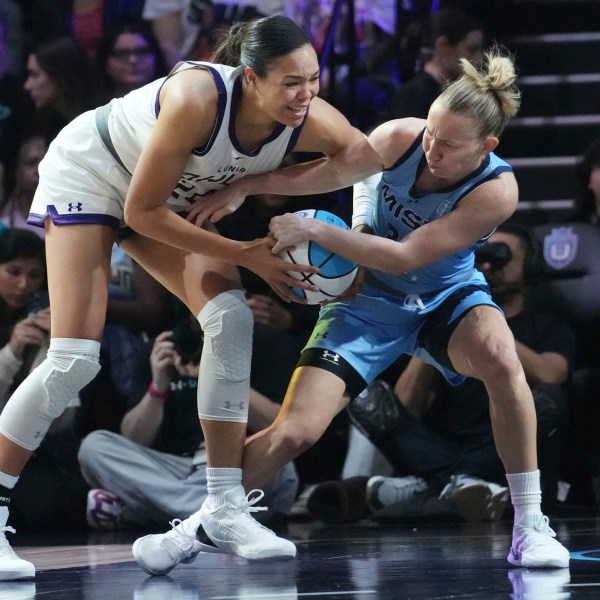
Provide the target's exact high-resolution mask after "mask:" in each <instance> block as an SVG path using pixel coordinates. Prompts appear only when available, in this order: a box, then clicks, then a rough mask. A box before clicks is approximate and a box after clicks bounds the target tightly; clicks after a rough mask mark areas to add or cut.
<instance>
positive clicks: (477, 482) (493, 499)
mask: <svg viewBox="0 0 600 600" xmlns="http://www.w3.org/2000/svg"><path fill="white" fill-rule="evenodd" d="M508 497H509V490H508V488H507V487H503V486H501V485H498V484H497V483H491V482H490V481H485V480H484V479H479V478H478V477H471V476H469V475H452V477H451V478H450V482H449V483H448V485H446V487H445V488H444V489H443V490H442V492H441V494H440V498H444V499H447V500H451V501H452V502H453V503H454V507H455V508H456V512H458V514H459V515H460V516H461V517H462V518H463V519H464V520H465V521H469V522H477V521H498V520H499V519H501V518H502V515H503V513H504V509H505V508H506V504H507V502H508Z"/></svg>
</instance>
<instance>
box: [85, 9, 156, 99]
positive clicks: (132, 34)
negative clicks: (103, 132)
mask: <svg viewBox="0 0 600 600" xmlns="http://www.w3.org/2000/svg"><path fill="white" fill-rule="evenodd" d="M96 65H97V67H98V71H99V73H100V77H101V79H102V84H103V86H104V91H105V93H106V96H107V97H108V99H111V98H120V97H122V96H124V95H125V94H127V93H128V92H130V91H132V90H135V89H137V88H139V87H141V86H142V85H145V84H146V83H149V82H150V81H153V80H154V79H158V78H159V77H162V76H164V75H166V74H167V67H166V62H165V57H164V55H163V53H162V50H161V48H160V46H159V45H158V42H157V40H156V37H155V36H154V33H153V32H152V29H151V28H150V26H149V25H148V24H147V23H146V22H144V21H141V20H140V21H117V22H115V23H112V24H110V25H109V26H108V27H107V28H106V29H105V31H104V34H103V36H102V39H101V41H100V46H99V48H98V53H97V55H96Z"/></svg>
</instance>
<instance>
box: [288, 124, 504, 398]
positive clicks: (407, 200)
mask: <svg viewBox="0 0 600 600" xmlns="http://www.w3.org/2000/svg"><path fill="white" fill-rule="evenodd" d="M422 139H423V133H421V134H420V135H419V136H417V139H416V140H415V141H414V143H413V144H412V145H411V147H410V148H409V150H408V151H407V152H406V153H405V154H404V155H403V156H402V157H401V158H400V159H399V160H398V161H397V163H396V164H395V165H394V166H393V167H391V168H390V169H387V170H386V171H385V172H384V173H383V176H382V178H381V181H380V183H379V186H378V201H377V206H376V208H375V212H374V215H373V222H372V224H371V226H372V228H373V232H374V234H376V235H378V236H380V237H385V238H389V239H392V240H401V239H403V238H404V237H405V236H406V235H408V234H409V233H410V232H411V231H414V230H415V229H418V228H419V227H421V226H422V225H426V224H427V223H429V222H431V221H434V220H435V219H439V218H440V217H443V216H444V215H446V214H448V213H449V212H450V211H451V210H453V209H454V208H455V207H456V206H457V204H458V203H459V202H460V200H461V199H462V198H464V197H465V196H466V195H467V194H469V193H470V192H472V191H473V190H474V189H475V188H476V187H477V186H479V185H481V184H482V183H485V182H486V181H489V180H490V179H494V178H495V177H497V176H498V175H500V174H501V173H503V172H505V171H511V167H510V165H508V164H507V163H506V162H504V161H503V160H501V159H500V158H498V157H497V156H496V155H495V154H492V153H490V154H488V156H487V157H486V158H485V160H484V161H483V163H482V164H481V166H480V167H479V168H478V169H477V170H476V171H475V172H473V173H471V174H470V175H468V176H467V177H465V178H464V179H463V180H461V181H459V182H458V183H456V184H455V185H453V186H451V187H449V188H446V189H444V190H439V191H436V192H428V193H424V194H418V193H417V192H416V191H415V182H416V180H417V179H418V177H419V175H420V173H421V171H422V169H423V168H425V167H426V161H425V152H424V150H423V145H422ZM491 233H492V232H491V231H490V234H491ZM486 238H487V236H486ZM486 238H484V239H482V240H480V241H479V242H477V243H476V244H474V245H473V246H471V247H470V248H467V249H465V250H461V251H459V252H456V253H454V254H451V255H449V256H446V257H444V258H442V259H440V260H438V261H436V262H434V263H432V264H430V265H428V266H426V267H423V268H422V269H419V270H417V271H413V272H410V273H406V274H404V275H391V274H389V273H384V272H382V271H378V270H374V269H371V270H369V271H368V272H367V277H366V284H365V286H364V289H363V292H362V293H361V294H359V295H358V297H357V298H356V299H354V300H351V301H350V302H334V303H332V304H329V305H327V306H325V307H324V308H323V309H322V310H321V312H320V314H319V321H318V322H317V325H316V326H315V329H314V331H313V333H312V335H311V337H310V339H309V341H308V343H307V345H306V347H305V349H304V352H303V354H302V357H301V359H300V362H299V365H300V366H315V367H319V368H322V369H325V370H327V371H330V372H332V373H335V374H336V375H337V376H338V377H340V378H341V379H343V380H344V381H345V383H346V386H347V389H348V392H349V393H350V396H351V397H352V398H354V397H355V396H356V395H358V393H360V392H361V391H362V389H364V387H366V386H367V385H368V384H369V383H371V382H372V381H373V380H374V379H375V378H376V377H377V376H378V375H379V374H380V373H381V372H383V371H384V370H385V369H386V368H387V367H389V366H390V365H391V364H392V363H393V362H395V361H396V360H397V359H398V358H399V357H400V356H401V355H402V354H409V355H411V356H416V357H418V358H420V359H422V360H424V361H425V362H427V363H429V364H431V365H433V366H435V367H436V368H437V369H438V370H439V371H440V372H441V373H442V374H443V375H444V377H445V378H446V379H447V380H448V381H449V382H450V383H452V384H454V385H457V384H458V383H461V382H462V381H463V380H464V377H463V376H462V375H459V374H458V373H456V372H455V371H454V369H453V366H452V363H451V361H450V359H449V357H448V353H447V347H448V342H449V340H450V337H451V336H452V333H453V332H454V330H455V328H456V326H457V325H458V323H459V322H460V320H461V319H462V318H463V317H464V316H465V315H466V314H467V313H468V312H469V311H470V310H471V309H472V308H474V307H476V306H482V305H483V306H490V307H493V308H495V309H498V307H497V306H496V304H495V303H494V302H493V300H492V298H491V296H490V293H489V288H488V285H487V283H486V281H485V278H484V277H483V275H482V274H481V273H480V272H479V271H477V270H476V269H475V268H474V263H475V249H476V248H477V247H478V246H479V245H481V244H482V243H483V242H484V241H485V239H486ZM498 310H499V309H498Z"/></svg>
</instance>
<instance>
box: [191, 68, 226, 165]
mask: <svg viewBox="0 0 600 600" xmlns="http://www.w3.org/2000/svg"><path fill="white" fill-rule="evenodd" d="M196 67H197V68H198V67H200V68H202V69H206V70H207V71H210V73H211V74H212V76H213V79H214V80H215V85H216V86H217V93H218V94H219V97H218V99H217V118H216V119H215V126H214V127H213V130H212V132H211V134H210V137H209V138H208V141H207V142H206V144H204V146H198V147H197V148H194V149H193V150H192V154H194V155H195V156H204V155H205V154H207V153H208V151H209V150H210V149H211V148H212V146H213V144H214V143H215V139H216V138H217V135H218V133H219V131H220V129H221V125H222V124H223V119H224V117H225V108H226V107H227V89H226V88H225V82H224V81H223V79H222V77H221V75H220V74H219V72H218V71H217V70H216V69H215V68H213V67H211V66H209V65H196Z"/></svg>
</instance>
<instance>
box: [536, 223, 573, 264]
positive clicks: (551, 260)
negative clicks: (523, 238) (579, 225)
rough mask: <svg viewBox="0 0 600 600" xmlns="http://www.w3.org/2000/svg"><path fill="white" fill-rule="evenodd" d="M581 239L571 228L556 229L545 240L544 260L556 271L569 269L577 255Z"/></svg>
mask: <svg viewBox="0 0 600 600" xmlns="http://www.w3.org/2000/svg"><path fill="white" fill-rule="evenodd" d="M578 245H579V238H578V236H577V234H575V233H573V229H572V228H571V227H554V228H553V229H552V232H551V233H550V234H549V235H547V236H546V237H545V238H544V260H545V261H546V264H547V265H549V266H551V267H552V268H554V269H558V270H560V269H564V268H565V267H568V266H569V265H570V264H571V263H572V262H573V260H574V258H575V256H576V255H577V247H578Z"/></svg>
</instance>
